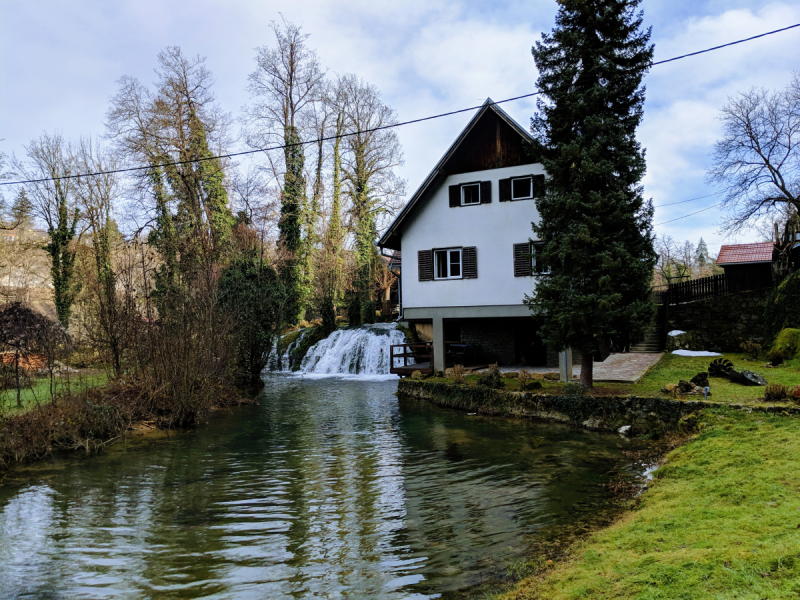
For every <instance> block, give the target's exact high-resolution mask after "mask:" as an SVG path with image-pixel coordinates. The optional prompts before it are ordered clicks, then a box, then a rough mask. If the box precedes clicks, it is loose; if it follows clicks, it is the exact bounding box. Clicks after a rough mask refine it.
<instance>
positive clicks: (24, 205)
mask: <svg viewBox="0 0 800 600" xmlns="http://www.w3.org/2000/svg"><path fill="white" fill-rule="evenodd" d="M9 216H10V217H11V222H12V223H19V225H18V227H20V228H22V229H25V228H29V227H30V226H31V224H32V223H33V203H32V202H31V201H30V199H29V198H28V194H27V193H26V192H25V189H24V188H23V189H21V190H20V191H19V193H18V194H17V197H16V198H14V203H13V204H12V205H11V210H10V211H9Z"/></svg>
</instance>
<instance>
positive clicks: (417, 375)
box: [411, 369, 425, 381]
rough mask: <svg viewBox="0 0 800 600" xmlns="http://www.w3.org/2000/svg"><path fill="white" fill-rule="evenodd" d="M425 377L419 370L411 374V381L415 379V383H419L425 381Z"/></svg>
mask: <svg viewBox="0 0 800 600" xmlns="http://www.w3.org/2000/svg"><path fill="white" fill-rule="evenodd" d="M424 377H425V376H424V375H423V374H422V371H420V370H419V369H417V370H416V371H414V372H413V373H411V379H413V380H414V381H419V380H420V379H423V378H424Z"/></svg>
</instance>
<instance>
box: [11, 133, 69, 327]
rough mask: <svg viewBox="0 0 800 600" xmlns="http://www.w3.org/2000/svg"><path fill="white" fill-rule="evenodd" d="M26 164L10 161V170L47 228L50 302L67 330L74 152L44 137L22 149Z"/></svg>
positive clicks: (56, 137)
mask: <svg viewBox="0 0 800 600" xmlns="http://www.w3.org/2000/svg"><path fill="white" fill-rule="evenodd" d="M25 150H26V153H27V157H28V160H27V161H20V160H15V161H14V170H15V171H16V173H17V174H18V175H20V176H21V177H22V178H23V179H27V180H33V182H32V183H29V184H27V192H28V196H29V197H30V199H31V202H32V203H33V207H34V212H35V214H36V216H37V217H39V218H40V219H41V220H42V221H44V223H45V224H46V226H47V234H48V236H49V238H50V239H49V241H48V243H47V245H46V246H45V250H46V251H47V253H48V254H49V255H50V259H51V267H50V274H51V277H52V283H53V300H54V303H55V305H56V313H57V314H58V319H59V320H60V321H61V323H62V324H63V325H64V327H67V326H68V325H69V317H70V313H71V311H72V303H73V301H74V300H75V282H74V270H75V244H74V241H76V238H77V237H79V236H78V234H77V227H78V221H79V218H80V208H79V206H78V199H77V185H78V180H77V179H74V178H71V176H73V175H75V174H76V173H77V172H78V168H77V165H76V160H75V156H74V150H73V148H72V146H71V145H70V144H69V142H67V141H66V140H64V138H63V137H62V136H61V134H58V133H57V134H52V135H51V134H47V133H44V134H42V135H41V136H40V137H38V138H37V139H35V140H33V141H32V142H31V143H30V144H29V145H28V146H26V148H25Z"/></svg>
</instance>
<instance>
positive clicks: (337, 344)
mask: <svg viewBox="0 0 800 600" xmlns="http://www.w3.org/2000/svg"><path fill="white" fill-rule="evenodd" d="M405 341H406V340H405V334H404V333H403V332H402V331H399V330H398V329H397V325H396V324H394V323H375V324H374V325H362V326H361V327H354V328H352V329H339V330H338V331H334V332H333V333H332V334H331V335H330V336H328V337H327V338H325V339H324V340H320V341H319V342H317V343H316V344H314V345H313V346H312V347H311V348H310V349H309V350H308V353H307V354H306V355H305V357H304V358H303V362H302V363H301V365H300V372H301V373H304V374H309V375H359V376H380V375H383V376H387V375H389V346H391V345H392V344H402V343H404V342H405Z"/></svg>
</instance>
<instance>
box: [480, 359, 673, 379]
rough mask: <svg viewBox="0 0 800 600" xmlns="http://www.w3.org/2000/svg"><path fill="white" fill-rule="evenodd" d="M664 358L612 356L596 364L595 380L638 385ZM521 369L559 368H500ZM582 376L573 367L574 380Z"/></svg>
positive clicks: (555, 369)
mask: <svg viewBox="0 0 800 600" xmlns="http://www.w3.org/2000/svg"><path fill="white" fill-rule="evenodd" d="M662 356H664V354H663V353H662V352H652V353H650V352H625V353H620V354H611V355H609V356H608V358H606V359H605V360H604V361H603V362H596V363H594V380H595V381H597V382H608V383H636V382H637V381H639V380H640V379H641V378H642V377H643V376H644V374H645V373H647V371H648V370H649V369H650V368H651V367H653V366H655V365H656V364H657V363H658V361H659V360H661V357H662ZM520 369H526V370H527V371H528V372H529V373H558V367H531V366H529V365H509V366H507V367H500V372H501V373H509V372H512V371H519V370H520ZM481 370H485V369H481ZM478 372H480V371H478ZM580 374H581V367H580V365H574V366H573V367H572V377H573V379H578V378H579V377H580Z"/></svg>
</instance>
